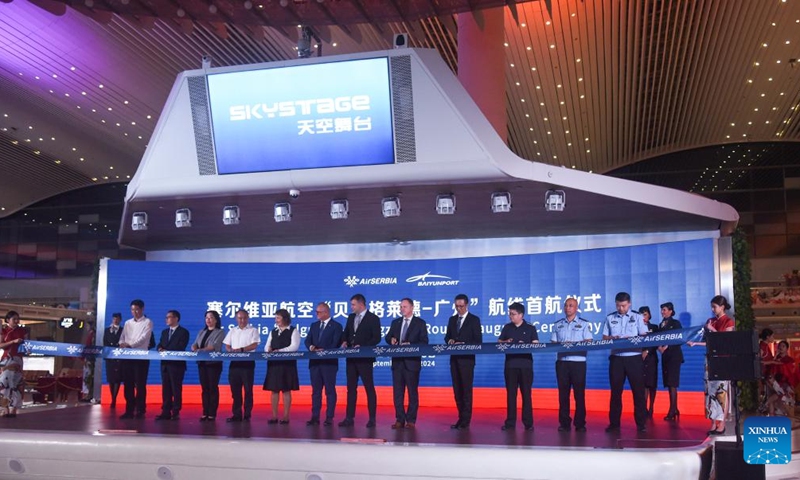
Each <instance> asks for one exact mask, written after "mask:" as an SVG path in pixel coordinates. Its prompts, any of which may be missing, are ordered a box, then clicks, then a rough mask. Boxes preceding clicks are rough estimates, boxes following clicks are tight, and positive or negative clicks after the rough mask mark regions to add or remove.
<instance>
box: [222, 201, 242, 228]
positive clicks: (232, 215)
mask: <svg viewBox="0 0 800 480" xmlns="http://www.w3.org/2000/svg"><path fill="white" fill-rule="evenodd" d="M222 223H224V224H225V225H239V207H237V206H236V205H230V206H227V207H224V208H223V209H222Z"/></svg>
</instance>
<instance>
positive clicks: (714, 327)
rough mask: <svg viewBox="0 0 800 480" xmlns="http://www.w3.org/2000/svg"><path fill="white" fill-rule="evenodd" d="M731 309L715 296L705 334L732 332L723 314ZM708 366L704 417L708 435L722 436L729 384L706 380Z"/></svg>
mask: <svg viewBox="0 0 800 480" xmlns="http://www.w3.org/2000/svg"><path fill="white" fill-rule="evenodd" d="M729 308H731V306H730V304H729V303H728V299H727V298H725V297H723V296H722V295H717V296H716V297H714V298H712V299H711V313H713V314H714V316H713V317H711V318H709V319H708V321H707V322H706V326H705V329H704V330H705V333H706V334H707V333H708V332H732V331H733V330H734V324H733V319H732V318H731V317H729V316H728V315H727V314H726V313H725V312H726V311H727V310H728V309H729ZM688 344H689V346H690V347H694V346H705V345H706V342H688ZM707 367H708V366H706V373H705V384H706V392H705V394H706V417H708V418H709V419H710V420H711V430H709V431H708V434H709V435H722V434H724V433H725V421H726V419H727V417H728V392H730V382H728V381H724V380H710V379H709V378H708V368H707Z"/></svg>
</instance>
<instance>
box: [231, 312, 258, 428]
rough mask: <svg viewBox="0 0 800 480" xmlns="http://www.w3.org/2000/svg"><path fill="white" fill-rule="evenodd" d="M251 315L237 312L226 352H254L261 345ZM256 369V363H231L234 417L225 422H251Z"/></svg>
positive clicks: (249, 361) (250, 361) (246, 361)
mask: <svg viewBox="0 0 800 480" xmlns="http://www.w3.org/2000/svg"><path fill="white" fill-rule="evenodd" d="M249 322H250V315H248V313H247V311H246V310H243V309H240V310H239V311H238V312H236V323H237V326H236V328H233V329H231V330H229V331H228V334H227V335H225V340H223V341H222V343H223V344H224V345H225V350H226V351H228V352H240V353H244V352H252V351H253V350H255V349H256V347H258V344H259V343H261V337H260V336H259V335H258V330H257V329H255V328H253V326H252V325H250V323H249ZM255 369H256V362H255V361H253V360H245V361H239V362H231V364H230V366H229V367H228V383H229V384H230V386H231V396H232V397H233V416H231V417H229V418H227V419H226V420H225V421H226V422H228V423H231V422H242V421H245V422H249V421H250V416H251V414H252V412H253V378H254V373H255ZM242 390H244V409H242Z"/></svg>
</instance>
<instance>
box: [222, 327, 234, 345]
mask: <svg viewBox="0 0 800 480" xmlns="http://www.w3.org/2000/svg"><path fill="white" fill-rule="evenodd" d="M232 333H233V330H228V333H226V334H225V339H224V340H222V343H223V344H225V345H227V346H229V347H230V346H231V334H232Z"/></svg>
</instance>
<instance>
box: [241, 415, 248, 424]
mask: <svg viewBox="0 0 800 480" xmlns="http://www.w3.org/2000/svg"><path fill="white" fill-rule="evenodd" d="M242 421H243V422H247V423H250V415H245V416H244V417H242Z"/></svg>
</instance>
